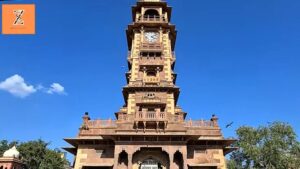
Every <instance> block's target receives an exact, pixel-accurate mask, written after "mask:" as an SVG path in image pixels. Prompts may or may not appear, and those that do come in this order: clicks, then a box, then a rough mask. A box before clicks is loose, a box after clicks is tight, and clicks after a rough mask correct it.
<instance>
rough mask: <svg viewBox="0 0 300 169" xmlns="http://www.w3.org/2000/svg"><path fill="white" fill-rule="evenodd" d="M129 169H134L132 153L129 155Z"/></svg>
mask: <svg viewBox="0 0 300 169" xmlns="http://www.w3.org/2000/svg"><path fill="white" fill-rule="evenodd" d="M128 169H132V153H131V152H130V153H128Z"/></svg>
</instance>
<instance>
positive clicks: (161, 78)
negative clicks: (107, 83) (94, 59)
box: [65, 0, 235, 169]
mask: <svg viewBox="0 0 300 169" xmlns="http://www.w3.org/2000/svg"><path fill="white" fill-rule="evenodd" d="M171 11H172V9H171V7H169V6H168V5H167V3H166V2H164V1H160V0H139V1H138V2H137V3H136V5H135V6H133V7H132V23H131V24H130V25H128V28H127V30H126V35H127V43H128V55H127V62H128V72H127V73H126V81H127V84H126V86H125V87H124V88H123V92H122V93H123V97H124V101H125V104H124V106H123V107H121V109H120V110H119V111H118V112H116V113H115V116H116V118H115V120H112V119H108V120H91V119H90V117H89V115H88V113H86V114H85V115H84V117H83V123H82V125H81V127H80V130H79V134H78V136H77V137H76V138H68V139H65V140H66V141H67V142H68V143H70V144H71V145H72V146H73V147H70V148H65V149H66V150H67V151H69V152H71V153H73V154H74V155H75V162H74V165H75V166H74V168H75V169H97V168H99V169H100V168H101V169H104V168H105V169H225V168H226V163H225V157H224V156H225V155H226V154H227V153H229V152H231V151H232V150H233V148H232V147H230V145H231V144H232V143H233V142H234V141H235V140H234V139H225V138H224V137H223V135H222V133H221V129H220V127H219V125H218V118H217V117H216V116H215V115H213V116H212V118H211V119H209V120H186V115H187V113H186V112H184V111H183V110H182V109H181V108H180V107H179V106H178V105H177V101H178V97H179V87H177V86H176V77H177V74H176V73H175V71H174V67H175V61H176V57H175V53H174V50H175V42H176V35H177V31H176V29H175V25H173V24H171V22H170V21H171Z"/></svg>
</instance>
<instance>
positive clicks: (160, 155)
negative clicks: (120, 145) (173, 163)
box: [132, 148, 170, 169]
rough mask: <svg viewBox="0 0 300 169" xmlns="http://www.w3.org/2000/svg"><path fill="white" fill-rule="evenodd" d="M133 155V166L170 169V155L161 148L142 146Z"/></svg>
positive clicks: (147, 168) (140, 168) (139, 168)
mask: <svg viewBox="0 0 300 169" xmlns="http://www.w3.org/2000/svg"><path fill="white" fill-rule="evenodd" d="M132 157H133V158H132V164H133V168H137V169H170V160H169V155H168V153H166V152H165V151H162V149H161V148H141V149H140V150H139V151H137V152H135V153H134V154H133V156H132Z"/></svg>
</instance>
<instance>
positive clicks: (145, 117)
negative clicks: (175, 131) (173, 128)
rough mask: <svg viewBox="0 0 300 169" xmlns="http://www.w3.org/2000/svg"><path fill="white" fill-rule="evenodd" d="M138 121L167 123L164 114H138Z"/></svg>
mask: <svg viewBox="0 0 300 169" xmlns="http://www.w3.org/2000/svg"><path fill="white" fill-rule="evenodd" d="M135 120H136V121H165V120H167V118H166V114H165V113H164V112H138V113H136V117H135Z"/></svg>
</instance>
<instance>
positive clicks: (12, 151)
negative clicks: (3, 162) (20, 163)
mask: <svg viewBox="0 0 300 169" xmlns="http://www.w3.org/2000/svg"><path fill="white" fill-rule="evenodd" d="M3 157H10V158H19V157H20V152H19V151H18V150H17V148H16V146H13V147H12V148H11V149H9V150H7V151H5V152H4V153H3Z"/></svg>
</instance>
